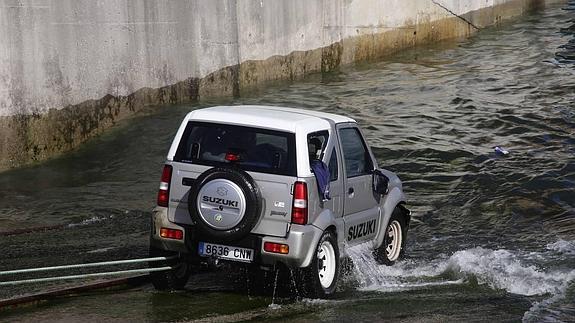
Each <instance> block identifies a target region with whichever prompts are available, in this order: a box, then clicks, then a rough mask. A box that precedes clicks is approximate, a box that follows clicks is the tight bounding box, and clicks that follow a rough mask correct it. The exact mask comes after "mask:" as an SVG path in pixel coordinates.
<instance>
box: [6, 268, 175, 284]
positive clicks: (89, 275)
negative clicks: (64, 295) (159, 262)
mask: <svg viewBox="0 0 575 323" xmlns="http://www.w3.org/2000/svg"><path fill="white" fill-rule="evenodd" d="M171 269H172V267H158V268H146V269H131V270H122V271H111V272H104V273H93V274H82V275H71V276H60V277H46V278H36V279H25V280H15V281H9V282H0V286H9V285H20V284H29V283H41V282H50V281H58V280H71V279H79V278H93V277H103V276H118V275H125V274H141V273H151V272H155V271H165V270H171Z"/></svg>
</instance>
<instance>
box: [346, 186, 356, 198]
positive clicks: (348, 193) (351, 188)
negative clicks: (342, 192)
mask: <svg viewBox="0 0 575 323" xmlns="http://www.w3.org/2000/svg"><path fill="white" fill-rule="evenodd" d="M354 192H355V191H354V189H353V187H350V188H348V189H347V195H349V197H353V193H354Z"/></svg>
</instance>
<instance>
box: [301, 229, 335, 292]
mask: <svg viewBox="0 0 575 323" xmlns="http://www.w3.org/2000/svg"><path fill="white" fill-rule="evenodd" d="M303 271H304V272H303V274H304V279H305V282H304V285H305V286H304V290H303V292H304V294H305V296H308V297H312V298H314V297H319V298H328V297H331V296H333V295H334V294H335V289H336V287H337V281H338V279H339V275H340V259H339V248H338V246H337V239H336V237H335V234H334V233H333V232H331V231H325V232H324V233H323V235H322V236H321V238H320V239H319V242H318V244H317V247H316V251H315V255H314V257H313V259H312V262H311V264H310V265H309V267H307V268H305V269H304V270H303Z"/></svg>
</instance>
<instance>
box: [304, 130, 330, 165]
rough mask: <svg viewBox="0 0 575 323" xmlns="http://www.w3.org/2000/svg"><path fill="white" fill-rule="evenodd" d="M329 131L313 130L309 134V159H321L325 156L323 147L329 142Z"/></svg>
mask: <svg viewBox="0 0 575 323" xmlns="http://www.w3.org/2000/svg"><path fill="white" fill-rule="evenodd" d="M327 139H328V132H327V131H318V132H312V133H310V134H308V135H307V147H308V154H309V161H310V162H311V161H312V160H316V159H321V158H322V156H323V149H324V148H325V146H326V144H327Z"/></svg>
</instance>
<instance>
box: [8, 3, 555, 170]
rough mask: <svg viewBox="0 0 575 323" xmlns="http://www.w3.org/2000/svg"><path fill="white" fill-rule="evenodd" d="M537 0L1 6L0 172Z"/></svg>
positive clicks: (453, 32) (469, 26)
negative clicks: (141, 117)
mask: <svg viewBox="0 0 575 323" xmlns="http://www.w3.org/2000/svg"><path fill="white" fill-rule="evenodd" d="M544 4H545V2H544V1H543V0H0V170H1V169H7V168H11V167H17V166H20V165H25V164H29V163H31V162H34V161H38V160H44V159H46V158H49V157H51V156H55V155H58V154H60V153H62V152H65V151H68V150H70V149H73V148H74V147H77V146H78V145H79V144H81V143H82V142H84V141H85V140H87V139H88V138H91V137H93V136H95V135H97V134H99V133H101V132H102V131H104V130H105V129H106V128H108V127H110V126H111V125H113V124H114V123H115V122H117V121H118V120H120V119H124V118H127V117H130V116H131V115H134V113H136V112H137V111H138V110H140V109H142V108H143V107H145V106H148V105H160V104H168V103H181V102H194V101H197V100H200V99H202V98H206V97H213V96H232V95H234V96H238V95H241V92H242V91H243V90H244V89H248V88H250V87H253V86H256V85H260V84H264V83H265V82H266V81H269V80H275V79H295V78H299V77H302V76H304V75H306V74H309V73H313V72H319V71H323V72H326V71H330V70H333V69H336V68H338V66H340V65H342V64H349V63H352V62H357V61H364V60H371V59H377V58H380V57H382V56H384V55H387V54H390V53H394V52H397V51H398V50H401V49H403V48H406V47H412V46H415V45H418V44H425V43H430V42H435V41H439V40H441V39H447V38H454V37H461V36H467V35H470V34H472V33H473V32H475V31H477V30H478V29H481V28H483V27H485V26H489V25H493V24H497V23H498V22H500V21H501V20H502V19H506V18H509V17H514V16H517V15H520V14H523V13H525V12H526V11H529V10H533V9H537V8H538V7H541V6H543V5H544Z"/></svg>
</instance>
